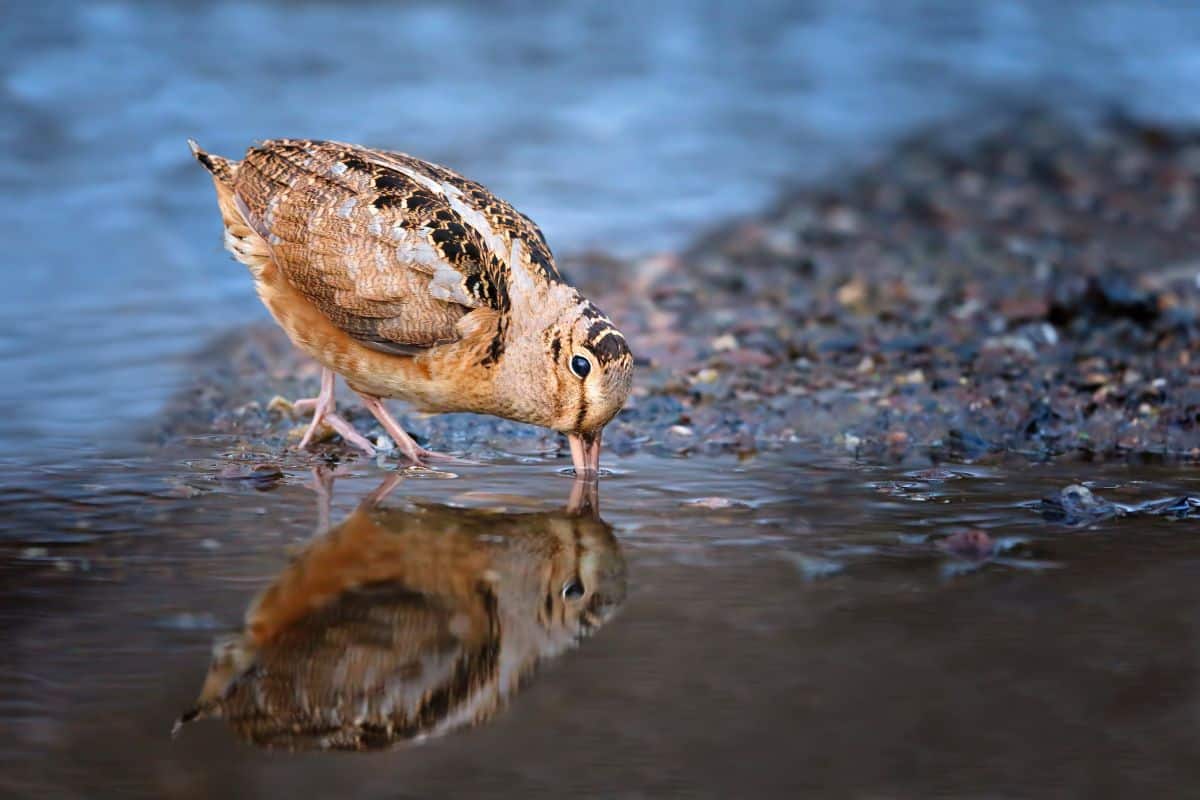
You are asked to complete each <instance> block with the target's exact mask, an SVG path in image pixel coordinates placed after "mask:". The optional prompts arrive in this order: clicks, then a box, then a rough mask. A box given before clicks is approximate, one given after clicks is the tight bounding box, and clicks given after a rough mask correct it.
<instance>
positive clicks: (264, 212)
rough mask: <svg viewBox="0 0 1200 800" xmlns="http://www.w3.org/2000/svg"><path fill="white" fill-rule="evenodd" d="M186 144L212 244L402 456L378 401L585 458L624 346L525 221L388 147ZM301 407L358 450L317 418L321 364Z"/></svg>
mask: <svg viewBox="0 0 1200 800" xmlns="http://www.w3.org/2000/svg"><path fill="white" fill-rule="evenodd" d="M192 147H193V153H194V154H195V155H196V157H197V159H198V160H199V161H200V162H201V163H202V164H203V165H204V166H205V167H206V168H207V169H208V170H209V171H210V172H211V173H212V176H213V181H214V184H215V185H216V189H217V199H218V203H219V205H220V209H221V215H222V218H223V220H224V223H225V229H226V246H227V247H228V248H229V249H230V250H231V251H232V252H233V253H234V255H235V256H236V257H237V258H238V259H239V260H240V261H242V262H243V263H245V264H246V265H247V266H249V267H250V270H251V272H252V274H253V275H254V278H255V281H256V286H257V289H258V293H259V296H260V297H261V298H262V300H263V302H264V303H265V304H266V306H267V308H268V309H269V310H270V311H271V313H272V315H273V316H274V317H275V319H276V320H277V321H278V322H279V324H280V325H281V326H282V327H283V328H284V330H285V331H286V332H287V333H288V335H289V336H290V337H291V339H292V341H293V342H295V343H296V344H297V345H298V346H299V347H300V348H301V349H303V350H304V351H305V352H307V353H309V354H310V355H312V356H313V357H314V358H315V359H317V361H319V362H320V363H321V364H322V365H323V366H325V367H326V368H327V369H328V370H332V371H334V372H337V373H339V374H341V375H342V376H343V377H344V378H345V379H346V382H347V383H348V384H349V385H350V386H351V388H353V389H354V390H355V391H357V392H359V393H360V394H361V395H363V396H364V399H365V400H366V401H367V404H368V408H371V410H372V411H373V412H374V413H376V415H377V416H379V418H380V421H381V422H383V423H384V427H385V428H386V429H387V430H388V432H389V433H390V434H392V435H393V437H395V438H397V440H398V442H399V443H400V444H401V446H402V447H404V449H405V451H406V453H407V454H408V455H409V456H410V457H411V458H412V459H413V460H414V461H419V460H420V459H421V457H422V456H428V455H430V454H428V453H427V452H425V451H423V450H421V449H420V448H418V447H416V445H415V443H413V442H412V441H411V440H410V439H409V438H408V437H407V435H406V434H404V432H403V431H401V430H399V426H398V425H396V424H395V422H394V420H391V419H390V417H388V416H387V413H386V411H382V408H383V407H382V405H381V404H379V403H378V398H381V397H395V398H401V399H404V400H407V401H409V402H411V403H412V404H414V405H415V406H416V407H418V408H419V409H422V410H426V411H474V412H480V413H487V414H495V415H497V416H501V417H507V418H510V419H515V420H518V421H521V422H529V423H533V424H536V425H543V426H545V427H549V428H552V429H554V430H558V431H561V432H563V433H566V434H568V436H570V437H571V438H572V452H573V455H574V456H575V460H576V467H577V469H579V470H580V471H584V472H594V471H595V469H596V466H597V463H598V458H599V437H600V432H601V430H602V429H603V427H604V425H606V424H607V423H608V421H609V420H610V419H612V417H613V416H614V415H615V414H616V413H617V411H619V410H620V408H621V406H622V405H623V404H624V402H625V399H626V397H627V396H628V393H629V386H630V381H631V376H632V367H633V359H632V356H631V354H630V352H629V348H628V346H627V345H626V342H625V338H624V336H622V334H621V333H620V331H619V330H617V329H616V327H615V326H614V325H613V324H612V322H611V321H610V320H609V319H608V318H607V317H606V316H604V314H603V313H601V312H600V311H599V310H598V309H596V308H595V306H593V305H592V304H591V303H590V302H589V301H587V300H586V299H584V298H583V297H581V296H580V295H579V293H578V292H577V291H576V290H575V289H574V288H572V287H571V286H569V285H568V284H566V283H565V282H564V281H563V280H562V277H561V276H560V275H559V272H558V269H557V267H556V266H555V263H554V258H553V256H552V255H551V253H550V249H549V247H548V246H547V244H546V240H545V237H544V236H543V235H542V232H541V231H540V230H539V229H538V227H537V225H535V224H534V223H533V221H532V220H530V219H529V218H528V217H526V216H524V215H523V214H521V213H519V212H518V211H516V210H515V209H513V207H512V206H510V205H509V204H508V203H506V202H505V201H503V200H501V199H499V198H498V197H496V196H495V195H493V194H492V193H491V192H489V191H488V190H487V189H485V188H484V187H483V186H481V185H479V184H478V183H475V182H474V181H471V180H468V179H466V178H463V177H462V176H460V175H458V174H456V173H454V172H451V171H450V170H448V169H446V168H444V167H440V166H438V165H436V164H430V163H428V162H425V161H421V160H420V159H416V158H413V157H412V156H408V155H404V154H401V153H390V152H384V151H379V150H371V149H367V148H363V147H357V146H354V145H347V144H339V143H334V142H321V141H301V140H290V139H281V140H276V141H269V142H265V143H263V144H261V145H259V146H257V147H252V148H250V150H248V151H247V153H246V157H245V159H244V160H242V161H241V162H232V161H227V160H225V159H222V158H219V157H216V156H212V155H209V154H207V153H205V152H203V151H201V150H200V149H199V148H198V147H196V146H195V144H194V143H193V145H192ZM575 359H582V361H578V360H575ZM584 362H586V363H584ZM326 388H327V389H328V392H327V391H326ZM309 402H310V404H311V405H313V406H314V409H315V412H316V413H315V417H314V423H313V424H314V427H315V425H316V424H317V422H318V421H319V419H318V418H319V417H322V416H324V417H326V418H327V419H328V421H330V422H331V423H332V424H334V425H335V427H336V428H337V429H338V431H339V432H341V433H343V435H344V436H346V437H347V438H349V439H350V440H351V441H354V442H355V443H357V444H359V446H360V447H362V448H363V449H364V450H368V451H370V449H371V448H370V444H369V443H366V442H365V440H362V439H361V437H358V436H357V434H355V433H354V432H353V431H352V430H349V426H348V425H347V424H346V423H345V422H344V421H343V420H340V418H337V417H336V415H334V414H333V407H332V381H331V377H330V378H329V380H327V381H326V382H324V383H323V389H322V396H321V397H320V398H317V399H316V400H314V401H309ZM338 423H340V426H339V424H338ZM306 440H307V437H306Z"/></svg>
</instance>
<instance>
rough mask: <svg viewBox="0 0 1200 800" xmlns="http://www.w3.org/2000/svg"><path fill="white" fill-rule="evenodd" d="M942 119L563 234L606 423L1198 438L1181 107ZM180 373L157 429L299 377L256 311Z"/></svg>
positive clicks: (529, 431)
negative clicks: (639, 255) (789, 169)
mask: <svg viewBox="0 0 1200 800" xmlns="http://www.w3.org/2000/svg"><path fill="white" fill-rule="evenodd" d="M944 140H945V138H944V137H938V136H935V135H927V136H922V137H918V138H917V139H914V140H913V141H911V142H909V143H907V144H905V145H902V146H901V147H899V148H898V149H897V150H896V151H895V152H893V153H892V154H891V155H889V156H888V157H886V158H884V159H882V160H881V161H880V162H879V163H878V164H877V165H876V166H875V167H873V168H869V169H867V170H865V171H863V172H861V173H858V174H855V175H852V176H848V177H847V178H846V179H845V180H843V181H840V182H835V183H833V184H828V185H825V186H823V187H820V188H818V189H806V190H802V191H797V192H794V193H791V194H789V195H787V196H786V197H784V198H782V199H781V200H780V201H779V202H778V203H776V204H775V206H774V207H772V208H770V209H768V210H767V211H765V212H763V213H761V214H759V215H755V216H753V217H747V218H743V219H738V220H733V221H730V222H727V223H724V224H722V225H720V226H718V227H716V228H714V229H712V230H711V231H710V232H709V233H707V234H706V235H703V236H701V237H699V238H698V239H697V240H696V241H695V242H694V243H693V244H692V245H691V246H690V247H687V248H686V249H684V250H682V251H681V252H678V253H669V254H659V255H656V256H653V257H647V258H643V259H639V260H635V261H625V260H619V259H614V258H611V257H608V256H606V255H604V254H598V253H592V254H584V255H581V256H576V257H573V258H567V259H564V260H563V263H562V267H563V269H564V272H565V273H566V274H567V275H568V276H569V277H570V278H571V279H572V280H573V281H574V282H576V283H577V285H579V286H580V287H581V288H583V289H584V290H585V291H586V292H587V293H588V294H589V296H591V297H592V298H593V299H594V300H596V302H597V303H598V304H599V305H600V306H601V307H602V308H604V309H605V310H606V311H607V312H608V313H609V315H610V316H612V317H613V319H614V320H616V321H617V322H618V324H619V325H620V326H621V327H622V328H623V329H624V331H625V333H626V334H627V336H628V338H629V340H630V343H631V346H632V348H633V351H634V353H635V355H636V356H637V357H638V372H637V378H636V383H635V390H634V394H633V397H632V398H631V400H630V402H629V405H628V406H627V408H626V409H625V410H624V411H623V412H622V413H621V414H620V416H619V417H618V418H617V419H616V420H615V421H614V423H613V424H612V425H610V426H609V428H608V430H607V432H606V444H607V448H608V449H609V450H610V451H611V452H615V453H617V454H628V453H632V452H634V451H639V450H646V451H650V452H653V453H655V454H658V455H664V456H671V457H681V456H687V455H691V454H716V453H729V452H735V453H738V454H743V455H750V454H753V453H755V452H759V451H764V450H778V449H782V448H785V447H790V446H803V447H806V448H812V449H816V450H819V451H828V452H831V453H832V452H836V453H838V454H842V455H844V454H846V453H850V454H853V455H856V456H858V457H860V458H863V459H866V460H870V461H886V462H901V463H910V462H911V463H929V462H938V461H943V460H946V461H996V460H1002V459H1011V458H1017V459H1029V460H1034V461H1042V460H1047V459H1052V458H1075V459H1085V460H1090V459H1128V458H1134V459H1154V460H1171V461H1196V460H1200V367H1198V364H1197V360H1198V359H1197V357H1195V356H1193V354H1192V349H1193V346H1194V344H1195V343H1196V341H1197V339H1198V338H1200V237H1198V236H1197V231H1200V225H1198V223H1200V206H1198V204H1197V190H1198V187H1200V133H1198V132H1180V131H1168V130H1161V129H1155V128H1148V127H1145V126H1139V125H1134V124H1131V123H1128V122H1125V121H1121V120H1113V121H1111V122H1110V123H1108V124H1107V125H1105V126H1103V127H1102V128H1101V129H1098V130H1087V131H1084V130H1080V129H1078V128H1077V127H1074V126H1072V125H1070V124H1067V123H1063V122H1059V121H1055V120H1052V119H1048V118H1046V117H1044V116H1036V115H1034V116H1024V117H1021V118H1019V119H1017V120H1015V121H1014V122H1013V123H1011V124H1010V125H1007V126H1005V127H1003V128H1001V129H998V130H996V131H994V132H993V133H991V134H989V135H987V136H984V137H982V138H980V139H977V140H976V141H975V142H974V143H973V144H971V145H970V146H969V147H965V148H954V147H948V146H946V145H943V144H937V142H939V141H944ZM648 224H650V223H648ZM247 291H251V289H250V286H249V280H248V279H247ZM194 374H195V381H194V383H193V385H192V386H191V387H189V388H188V389H186V390H185V391H183V392H181V393H180V394H179V395H178V396H177V397H176V398H175V399H174V400H173V401H172V403H171V404H170V405H169V407H168V409H167V410H166V413H165V415H164V419H163V421H162V424H161V425H160V426H158V428H157V431H156V435H157V437H158V438H160V439H171V438H174V437H181V436H190V435H204V434H209V433H214V432H215V433H221V434H227V435H233V436H235V437H237V439H238V441H240V442H241V443H242V444H243V445H244V448H245V449H247V450H253V451H256V452H263V451H266V452H270V453H277V454H282V453H284V452H286V451H289V443H294V442H295V431H296V429H297V427H298V426H301V425H302V424H303V423H302V421H300V420H294V419H292V418H291V417H290V416H289V415H288V414H286V413H283V412H280V411H279V410H278V409H277V408H275V409H272V408H270V407H269V405H270V403H269V401H270V400H271V399H272V398H273V397H275V396H277V395H278V396H282V397H289V398H294V397H298V396H308V395H312V394H314V393H315V389H316V386H317V370H316V367H315V365H313V364H312V363H311V362H309V361H307V360H306V359H304V358H303V357H301V356H300V355H299V354H298V353H297V352H296V351H295V350H293V349H292V348H291V346H290V345H289V343H288V342H287V341H286V339H285V337H284V335H283V333H282V332H281V331H279V330H277V329H276V328H274V326H271V325H255V326H250V327H247V328H244V329H241V330H236V331H231V332H230V333H229V334H228V335H227V336H225V337H222V338H221V339H220V340H218V341H216V342H213V343H212V344H211V345H210V346H209V347H208V348H206V350H205V351H204V352H203V353H201V354H200V355H199V356H198V357H197V359H196V363H195V369H194ZM346 410H347V412H348V416H349V417H350V418H351V420H352V421H354V422H355V423H356V424H357V425H358V426H359V427H360V429H361V430H363V431H364V432H367V433H368V435H370V436H372V438H374V437H375V436H376V435H377V434H379V433H381V431H379V430H378V428H377V425H375V423H374V420H373V419H371V418H370V416H369V415H368V414H367V413H366V412H365V410H363V409H361V408H356V407H355V406H354V405H353V403H351V404H350V405H349V406H347V408H346ZM397 410H401V409H400V408H399V407H398V409H397ZM402 422H403V424H404V425H405V426H406V427H407V428H408V429H409V430H410V431H412V432H413V433H414V435H415V436H416V437H417V438H418V439H419V440H420V441H422V442H423V443H424V444H426V445H427V446H429V447H432V448H435V449H440V450H446V451H450V452H457V453H465V454H467V455H470V456H472V457H476V458H482V459H485V460H486V459H487V458H489V457H492V456H495V455H501V454H509V455H511V454H516V455H530V456H533V455H545V454H551V453H555V452H558V453H559V454H560V455H563V456H565V444H564V443H563V442H561V441H560V437H558V436H557V435H555V434H551V433H549V432H546V431H542V430H539V429H535V428H532V427H529V426H524V425H519V424H515V423H509V422H506V421H503V420H497V419H492V418H486V417H476V416H471V415H442V416H425V415H420V414H413V413H407V414H404V415H403V418H402ZM289 435H291V438H289ZM323 448H324V450H323V452H322V453H321V454H319V457H326V458H330V457H334V458H340V457H342V456H346V455H348V454H349V450H348V449H347V448H345V447H344V446H343V445H342V444H341V442H340V440H338V439H332V440H330V441H329V442H327V443H326V444H325V445H323ZM293 457H297V456H295V454H293ZM564 463H568V462H566V461H564Z"/></svg>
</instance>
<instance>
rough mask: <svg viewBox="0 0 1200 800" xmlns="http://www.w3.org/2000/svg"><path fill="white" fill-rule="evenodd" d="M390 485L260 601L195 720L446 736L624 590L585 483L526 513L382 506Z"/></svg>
mask: <svg viewBox="0 0 1200 800" xmlns="http://www.w3.org/2000/svg"><path fill="white" fill-rule="evenodd" d="M392 485H394V482H393V481H391V480H389V481H388V482H385V484H384V486H381V487H380V489H378V490H376V492H374V493H373V494H372V495H371V496H369V497H368V498H366V499H365V500H364V501H363V502H362V503H361V504H360V505H359V507H358V508H357V509H356V510H355V511H354V512H353V513H352V514H350V516H349V517H347V518H346V519H345V520H343V521H342V522H341V523H340V524H339V525H337V526H336V527H334V528H332V529H331V530H329V531H328V532H327V533H326V534H325V535H323V536H321V537H319V538H317V539H315V540H314V541H313V542H312V543H311V544H310V545H309V546H308V547H307V548H306V549H305V551H304V552H303V553H302V554H301V555H300V556H299V557H298V558H297V559H296V560H295V561H294V562H293V563H292V564H291V565H289V566H288V567H287V568H286V569H285V570H284V571H283V572H282V573H281V574H280V575H279V577H278V578H277V579H276V580H275V582H274V583H273V584H272V585H271V586H270V587H269V588H267V589H266V590H265V591H264V592H262V594H260V595H259V596H258V598H256V599H255V601H254V602H253V603H252V604H251V606H250V608H249V610H248V611H247V613H246V625H245V629H244V630H243V632H242V633H241V634H240V635H239V636H237V637H235V638H233V639H231V640H228V641H225V642H218V644H217V646H216V647H215V648H214V653H213V660H212V663H211V665H210V666H209V670H208V675H207V676H206V678H205V681H204V686H203V689H202V691H201V693H200V698H199V700H198V701H197V704H196V705H195V707H193V708H192V709H191V710H190V711H188V712H187V713H185V714H184V715H183V716H182V717H181V722H188V721H191V720H193V719H196V718H198V717H223V718H224V719H225V720H226V721H227V722H228V723H229V724H230V725H231V726H232V727H233V728H234V730H235V731H237V733H238V734H239V735H240V736H242V737H243V738H245V739H247V740H249V741H251V742H253V743H255V744H257V745H261V746H265V747H277V748H287V749H313V748H324V749H328V748H333V749H372V748H380V747H386V746H389V745H391V744H394V743H396V742H398V741H402V740H406V739H413V738H417V737H424V736H437V735H441V734H444V733H446V732H448V731H450V730H453V729H455V728H457V727H460V726H463V725H471V724H474V723H478V722H481V721H483V720H486V719H488V718H489V717H490V716H491V715H492V714H494V713H495V712H496V711H497V710H498V709H499V708H500V706H501V705H502V703H503V702H504V701H505V699H506V698H507V697H508V696H509V695H510V694H511V693H512V692H513V691H514V690H515V689H517V688H518V686H519V685H520V683H521V681H522V679H523V678H524V677H526V676H528V675H529V674H530V673H531V672H532V670H533V668H534V666H535V665H536V664H537V662H538V661H539V660H541V659H543V658H546V657H550V656H554V655H556V654H558V653H561V652H562V651H563V650H565V649H566V648H568V647H570V646H572V645H573V644H575V643H576V642H578V641H579V640H580V639H581V638H582V637H583V636H585V635H586V634H588V633H590V632H591V631H593V630H595V629H596V628H598V627H599V626H600V625H602V624H604V622H606V621H607V620H608V618H609V617H610V616H611V615H612V613H613V612H614V611H615V610H616V608H617V607H618V606H619V605H620V603H621V602H622V600H623V599H624V596H625V562H624V559H623V558H622V556H621V552H620V547H619V545H618V544H617V540H616V538H615V537H614V536H613V535H612V530H611V528H610V527H609V526H608V525H607V524H606V523H605V522H604V521H603V520H601V519H600V518H599V517H598V516H597V515H596V514H595V513H593V511H592V509H593V508H594V495H592V497H591V498H589V497H588V496H587V495H586V494H581V490H580V487H581V482H579V483H577V484H576V492H575V493H574V494H573V496H572V502H571V506H572V507H574V508H571V507H569V508H568V510H567V511H565V512H542V513H524V514H513V513H498V512H490V511H486V510H474V509H460V508H450V507H446V506H438V505H419V506H413V507H409V508H407V509H405V510H398V509H387V508H383V507H381V506H380V505H379V503H380V501H381V500H382V498H383V496H384V495H386V494H387V492H388V491H389V490H390V489H391V488H392ZM594 486H595V485H594V484H591V487H592V489H593V490H594ZM583 491H585V492H586V489H585V490H583ZM589 500H590V501H591V502H589ZM589 506H590V508H589Z"/></svg>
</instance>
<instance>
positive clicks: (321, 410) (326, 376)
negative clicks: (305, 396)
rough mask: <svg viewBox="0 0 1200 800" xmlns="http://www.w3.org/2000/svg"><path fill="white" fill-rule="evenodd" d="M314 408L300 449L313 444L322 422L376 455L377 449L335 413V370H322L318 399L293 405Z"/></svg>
mask: <svg viewBox="0 0 1200 800" xmlns="http://www.w3.org/2000/svg"><path fill="white" fill-rule="evenodd" d="M309 402H311V403H312V406H313V418H312V423H311V424H310V425H309V426H308V430H307V431H305V432H304V438H303V439H301V440H300V449H301V450H303V449H305V448H306V447H308V445H309V444H310V443H311V442H312V439H313V435H314V434H315V433H316V432H317V428H318V427H320V425H321V423H322V422H328V423H329V427H331V428H333V429H334V430H335V431H337V432H338V433H339V434H341V437H342V438H343V439H345V440H346V441H347V442H349V443H350V444H352V445H354V446H355V447H357V448H358V449H359V450H362V451H363V452H364V453H366V454H367V455H368V456H373V455H375V447H374V445H372V444H371V443H370V442H369V441H367V438H366V437H365V436H363V435H362V434H360V433H359V432H358V431H356V430H354V426H353V425H351V424H350V423H349V422H347V421H346V420H344V419H342V418H341V417H340V416H338V415H337V413H336V412H335V410H334V409H335V408H336V404H335V402H334V399H333V370H331V369H329V368H328V367H326V368H324V369H322V370H321V393H320V394H319V395H317V397H316V399H314V400H311V401H305V400H300V401H297V402H296V403H294V404H293V406H292V407H293V408H299V407H300V405H301V404H304V406H305V407H306V408H307V405H308V403H309Z"/></svg>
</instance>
